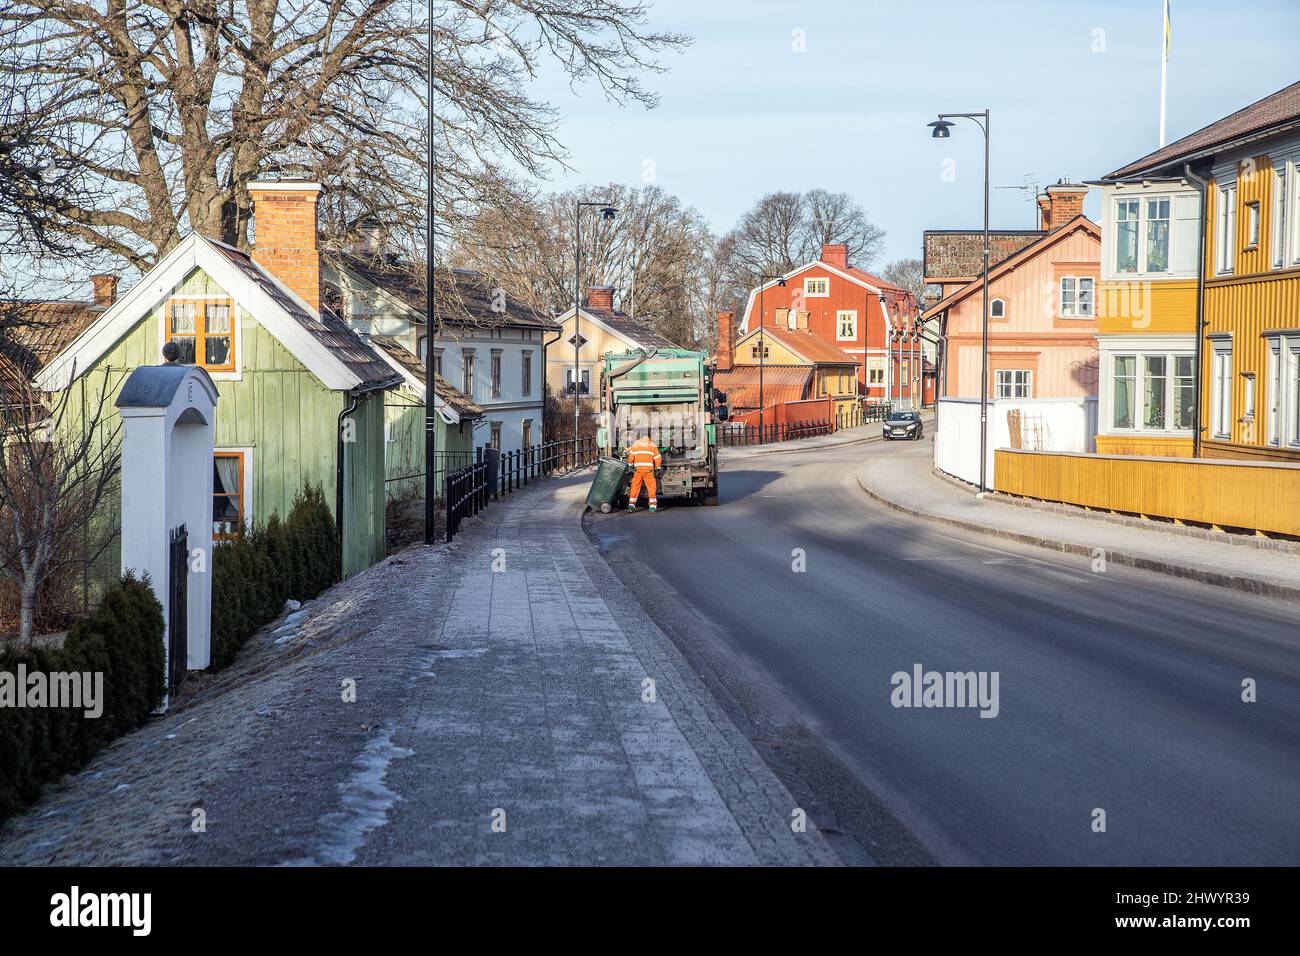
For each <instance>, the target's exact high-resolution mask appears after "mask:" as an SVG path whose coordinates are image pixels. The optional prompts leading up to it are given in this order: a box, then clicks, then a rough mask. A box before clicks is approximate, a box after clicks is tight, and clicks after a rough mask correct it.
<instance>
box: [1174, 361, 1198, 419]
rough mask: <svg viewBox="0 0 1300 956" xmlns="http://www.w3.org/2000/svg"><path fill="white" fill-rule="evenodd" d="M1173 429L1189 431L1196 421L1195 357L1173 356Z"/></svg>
mask: <svg viewBox="0 0 1300 956" xmlns="http://www.w3.org/2000/svg"><path fill="white" fill-rule="evenodd" d="M1173 359H1174V383H1173V384H1174V404H1173V412H1174V428H1177V429H1180V430H1185V431H1190V430H1191V427H1192V423H1193V422H1195V421H1196V357H1195V356H1193V355H1175V356H1174V357H1173Z"/></svg>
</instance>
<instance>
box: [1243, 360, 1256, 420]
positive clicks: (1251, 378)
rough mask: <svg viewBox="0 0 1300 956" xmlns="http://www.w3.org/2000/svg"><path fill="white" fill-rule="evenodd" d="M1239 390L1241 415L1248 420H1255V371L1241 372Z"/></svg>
mask: <svg viewBox="0 0 1300 956" xmlns="http://www.w3.org/2000/svg"><path fill="white" fill-rule="evenodd" d="M1241 391H1242V405H1243V406H1244V407H1243V410H1242V413H1241V417H1242V418H1245V419H1247V420H1249V421H1254V420H1255V373H1254V372H1242V373H1241Z"/></svg>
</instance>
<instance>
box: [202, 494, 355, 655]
mask: <svg viewBox="0 0 1300 956" xmlns="http://www.w3.org/2000/svg"><path fill="white" fill-rule="evenodd" d="M340 562H341V552H340V545H339V536H338V529H337V527H336V525H335V523H334V513H333V512H332V511H331V509H330V507H329V505H328V503H326V501H325V493H324V492H323V491H322V490H321V488H320V486H314V487H313V486H312V485H309V484H306V483H304V484H303V487H302V490H301V491H300V492H299V493H298V496H297V497H296V498H295V499H294V502H293V508H292V510H291V511H290V512H289V518H288V520H286V521H281V520H280V517H279V516H278V515H272V516H271V518H270V520H268V521H267V523H266V526H265V527H264V528H255V529H253V530H252V531H249V532H247V533H245V534H242V535H239V536H238V537H236V538H233V539H231V540H230V541H227V542H223V543H222V544H220V545H219V546H218V547H216V548H215V549H214V550H213V555H212V665H211V667H212V670H220V669H221V668H223V667H226V666H228V665H229V664H230V663H231V662H232V661H233V660H234V659H235V655H236V654H238V653H239V649H240V648H241V647H243V646H244V643H245V642H246V641H247V640H248V638H249V637H251V636H252V634H253V633H254V632H255V631H256V630H257V629H258V628H259V627H261V626H262V625H263V624H265V623H267V622H268V621H272V620H274V619H275V617H276V615H278V614H279V613H280V611H281V609H282V608H283V607H284V602H285V601H287V600H289V599H290V598H294V599H295V600H299V601H306V600H309V599H311V598H314V597H315V596H316V595H318V594H320V593H321V592H322V591H324V590H325V589H326V588H328V587H330V586H331V585H333V584H335V583H336V582H337V581H338V579H339V568H340Z"/></svg>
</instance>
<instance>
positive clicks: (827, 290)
mask: <svg viewBox="0 0 1300 956" xmlns="http://www.w3.org/2000/svg"><path fill="white" fill-rule="evenodd" d="M814 285H816V286H817V287H818V288H820V289H821V290H822V291H821V292H814V291H813V287H814ZM803 294H804V298H805V299H825V298H828V297H829V296H830V294H831V280H830V276H808V277H807V278H806V279H804V280H803Z"/></svg>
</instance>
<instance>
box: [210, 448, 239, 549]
mask: <svg viewBox="0 0 1300 956" xmlns="http://www.w3.org/2000/svg"><path fill="white" fill-rule="evenodd" d="M243 529H244V453H243V452H242V451H218V452H213V455H212V536H213V537H214V538H230V537H233V536H234V535H237V534H239V533H240V532H241V531H243Z"/></svg>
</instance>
